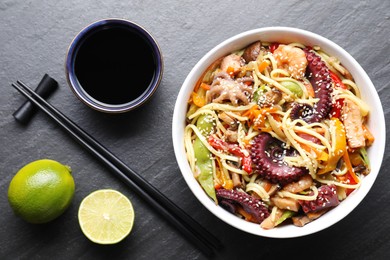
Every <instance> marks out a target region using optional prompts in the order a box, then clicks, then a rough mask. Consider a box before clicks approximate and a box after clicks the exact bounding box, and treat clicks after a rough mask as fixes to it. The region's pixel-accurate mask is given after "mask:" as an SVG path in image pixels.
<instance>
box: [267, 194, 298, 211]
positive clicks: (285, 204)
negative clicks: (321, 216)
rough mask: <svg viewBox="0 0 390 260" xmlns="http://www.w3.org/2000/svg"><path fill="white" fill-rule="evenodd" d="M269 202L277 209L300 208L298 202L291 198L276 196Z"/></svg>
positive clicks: (295, 209)
mask: <svg viewBox="0 0 390 260" xmlns="http://www.w3.org/2000/svg"><path fill="white" fill-rule="evenodd" d="M271 202H272V203H273V204H275V206H276V207H278V208H279V209H288V210H291V211H295V212H298V210H299V209H300V208H301V206H300V204H299V202H298V201H297V200H295V199H292V198H281V197H278V196H275V197H272V198H271Z"/></svg>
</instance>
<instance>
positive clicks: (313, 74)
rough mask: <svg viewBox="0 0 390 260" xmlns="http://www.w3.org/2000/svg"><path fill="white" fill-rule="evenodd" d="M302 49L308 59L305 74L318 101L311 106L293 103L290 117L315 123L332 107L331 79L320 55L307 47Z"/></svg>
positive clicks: (324, 116)
mask: <svg viewBox="0 0 390 260" xmlns="http://www.w3.org/2000/svg"><path fill="white" fill-rule="evenodd" d="M304 51H305V53H306V57H307V61H308V67H307V75H308V78H309V80H310V83H311V85H312V86H313V88H314V93H315V97H316V98H319V101H318V102H317V103H316V104H314V106H313V107H312V106H310V105H307V104H299V103H295V104H294V105H293V109H292V110H291V118H293V119H298V118H302V119H303V120H304V121H306V122H307V123H315V122H319V121H321V120H322V119H324V118H326V117H327V116H328V115H329V111H330V109H331V107H332V100H331V92H332V88H331V86H332V80H331V78H330V74H329V69H328V67H327V66H326V64H325V63H324V62H323V61H322V60H321V57H320V56H317V55H316V54H315V53H314V52H312V51H310V50H308V49H305V50H304Z"/></svg>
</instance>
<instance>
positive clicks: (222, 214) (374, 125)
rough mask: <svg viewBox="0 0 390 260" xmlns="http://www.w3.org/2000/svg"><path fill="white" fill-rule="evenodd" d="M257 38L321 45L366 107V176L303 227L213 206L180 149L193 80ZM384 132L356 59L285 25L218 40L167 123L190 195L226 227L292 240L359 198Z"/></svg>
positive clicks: (339, 215) (374, 172)
mask: <svg viewBox="0 0 390 260" xmlns="http://www.w3.org/2000/svg"><path fill="white" fill-rule="evenodd" d="M258 40H260V41H264V42H281V43H291V42H299V43H303V44H305V45H309V46H313V45H318V46H320V47H321V48H322V49H323V50H324V51H325V52H327V53H329V54H331V55H333V56H336V57H338V58H339V59H340V61H341V63H342V64H343V65H344V66H345V67H346V68H347V69H348V70H349V71H350V72H351V74H352V75H353V77H354V79H355V82H356V83H357V85H358V86H359V88H360V91H361V95H362V99H363V100H364V101H365V102H366V103H367V104H368V106H369V107H370V115H369V120H368V127H369V128H370V131H372V133H373V135H374V136H375V142H374V144H373V145H372V146H371V147H370V148H369V149H368V156H369V159H370V162H371V172H370V174H369V175H368V176H366V177H365V178H364V179H363V181H362V184H361V186H360V187H359V188H358V189H357V190H355V191H354V192H353V193H352V194H350V195H349V196H348V197H347V199H345V200H344V201H342V202H341V203H340V205H339V206H337V207H335V208H334V209H332V210H330V211H329V212H327V213H326V214H324V215H323V216H321V217H320V218H319V219H317V220H315V221H313V222H311V223H308V224H307V225H305V226H303V227H296V226H294V225H292V224H291V225H282V226H280V227H276V228H274V229H271V230H264V229H262V228H261V227H260V226H259V225H258V224H254V223H250V222H247V221H245V220H242V219H240V218H238V217H236V216H235V215H233V214H231V213H229V212H228V211H226V210H225V209H223V208H221V207H220V206H217V205H216V204H215V203H214V201H212V200H211V199H210V198H209V197H208V196H207V195H206V193H205V192H204V191H203V189H202V188H201V186H200V185H199V183H198V182H197V181H196V179H195V178H194V176H193V173H192V172H191V169H190V166H189V163H188V162H187V158H186V153H185V148H184V128H185V122H186V112H187V109H188V100H189V98H190V95H191V92H192V91H193V88H194V86H195V84H196V82H197V80H198V79H199V77H200V76H201V75H202V73H203V72H204V71H205V70H206V69H207V67H208V66H209V65H210V64H211V63H212V62H214V61H215V60H217V59H218V58H220V57H223V56H225V55H227V54H229V53H231V52H233V51H236V50H239V49H242V48H244V47H246V46H247V45H249V44H250V43H253V42H255V41H258ZM385 135H386V130H385V118H384V113H383V109H382V105H381V102H380V99H379V97H378V94H377V92H376V89H375V87H374V85H373V84H372V82H371V80H370V79H369V77H368V76H367V74H366V72H365V71H364V70H363V69H362V67H361V66H360V65H359V64H358V62H357V61H356V60H355V59H354V58H353V57H352V56H351V55H350V54H348V53H347V52H346V51H345V50H343V49H342V48H341V47H340V46H338V45H337V44H335V43H333V42H332V41H330V40H328V39H326V38H324V37H322V36H319V35H317V34H314V33H311V32H308V31H304V30H300V29H295V28H288V27H269V28H260V29H255V30H251V31H247V32H243V33H241V34H238V35H236V36H233V37H231V38H229V39H227V40H225V41H223V42H222V43H220V44H219V45H217V46H216V47H214V48H213V49H212V50H210V51H209V52H208V53H207V54H206V55H205V56H203V57H202V58H201V60H200V61H199V62H198V63H197V64H196V65H195V67H194V68H193V69H192V70H191V72H190V73H189V75H188V76H187V78H186V79H185V81H184V83H183V85H182V87H181V89H180V92H179V95H178V98H177V101H176V104H175V109H174V114H173V124H172V139H173V146H174V152H175V155H176V159H177V162H178V165H179V167H180V170H181V173H182V175H183V177H184V179H185V181H186V183H187V185H188V186H189V188H190V190H191V191H192V192H193V194H194V195H195V197H196V198H197V199H198V200H199V201H200V202H201V203H202V204H203V205H204V206H205V207H206V208H207V209H208V210H209V211H210V212H212V213H213V214H214V215H215V216H217V217H218V218H220V219H221V220H223V221H225V222H226V223H228V224H229V225H231V226H233V227H235V228H237V229H240V230H242V231H245V232H248V233H251V234H254V235H258V236H263V237H273V238H291V237H299V236H304V235H308V234H311V233H315V232H318V231H321V230H323V229H325V228H327V227H329V226H332V225H333V224H335V223H337V222H338V221H340V220H341V219H343V218H344V217H346V216H347V215H348V214H349V213H350V212H351V211H352V210H353V209H354V208H355V207H356V206H357V205H358V204H359V203H360V202H361V201H362V200H363V199H364V197H365V196H366V194H367V193H368V192H369V190H370V188H371V187H372V185H373V183H374V181H375V179H376V178H377V176H378V173H379V169H380V166H381V163H382V158H383V153H384V149H385V140H386V137H385Z"/></svg>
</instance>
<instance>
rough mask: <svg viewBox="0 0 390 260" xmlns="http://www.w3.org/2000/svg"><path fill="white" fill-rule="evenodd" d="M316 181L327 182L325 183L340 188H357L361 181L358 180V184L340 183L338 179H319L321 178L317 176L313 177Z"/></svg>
mask: <svg viewBox="0 0 390 260" xmlns="http://www.w3.org/2000/svg"><path fill="white" fill-rule="evenodd" d="M315 180H316V181H318V182H320V183H323V184H327V185H332V184H334V185H336V186H338V187H342V188H346V189H357V188H359V187H360V184H361V182H360V181H359V183H358V184H346V183H342V182H338V181H332V180H324V179H321V178H317V179H315Z"/></svg>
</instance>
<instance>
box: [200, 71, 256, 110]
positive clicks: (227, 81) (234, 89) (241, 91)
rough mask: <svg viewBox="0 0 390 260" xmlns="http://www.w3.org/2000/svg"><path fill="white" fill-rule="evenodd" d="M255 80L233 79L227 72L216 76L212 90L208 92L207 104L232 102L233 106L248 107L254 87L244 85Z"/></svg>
mask: <svg viewBox="0 0 390 260" xmlns="http://www.w3.org/2000/svg"><path fill="white" fill-rule="evenodd" d="M247 80H253V79H250V78H248V79H244V78H242V79H240V81H239V80H234V79H232V78H231V77H230V76H229V75H228V74H227V73H226V72H221V73H218V74H217V75H216V77H215V78H214V81H213V83H212V84H211V87H210V90H208V91H207V92H206V101H207V103H211V102H214V103H223V102H224V101H230V102H231V103H232V105H235V106H237V105H239V104H242V105H248V104H249V97H250V95H251V94H252V86H248V85H247V84H245V83H243V82H245V81H247Z"/></svg>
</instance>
